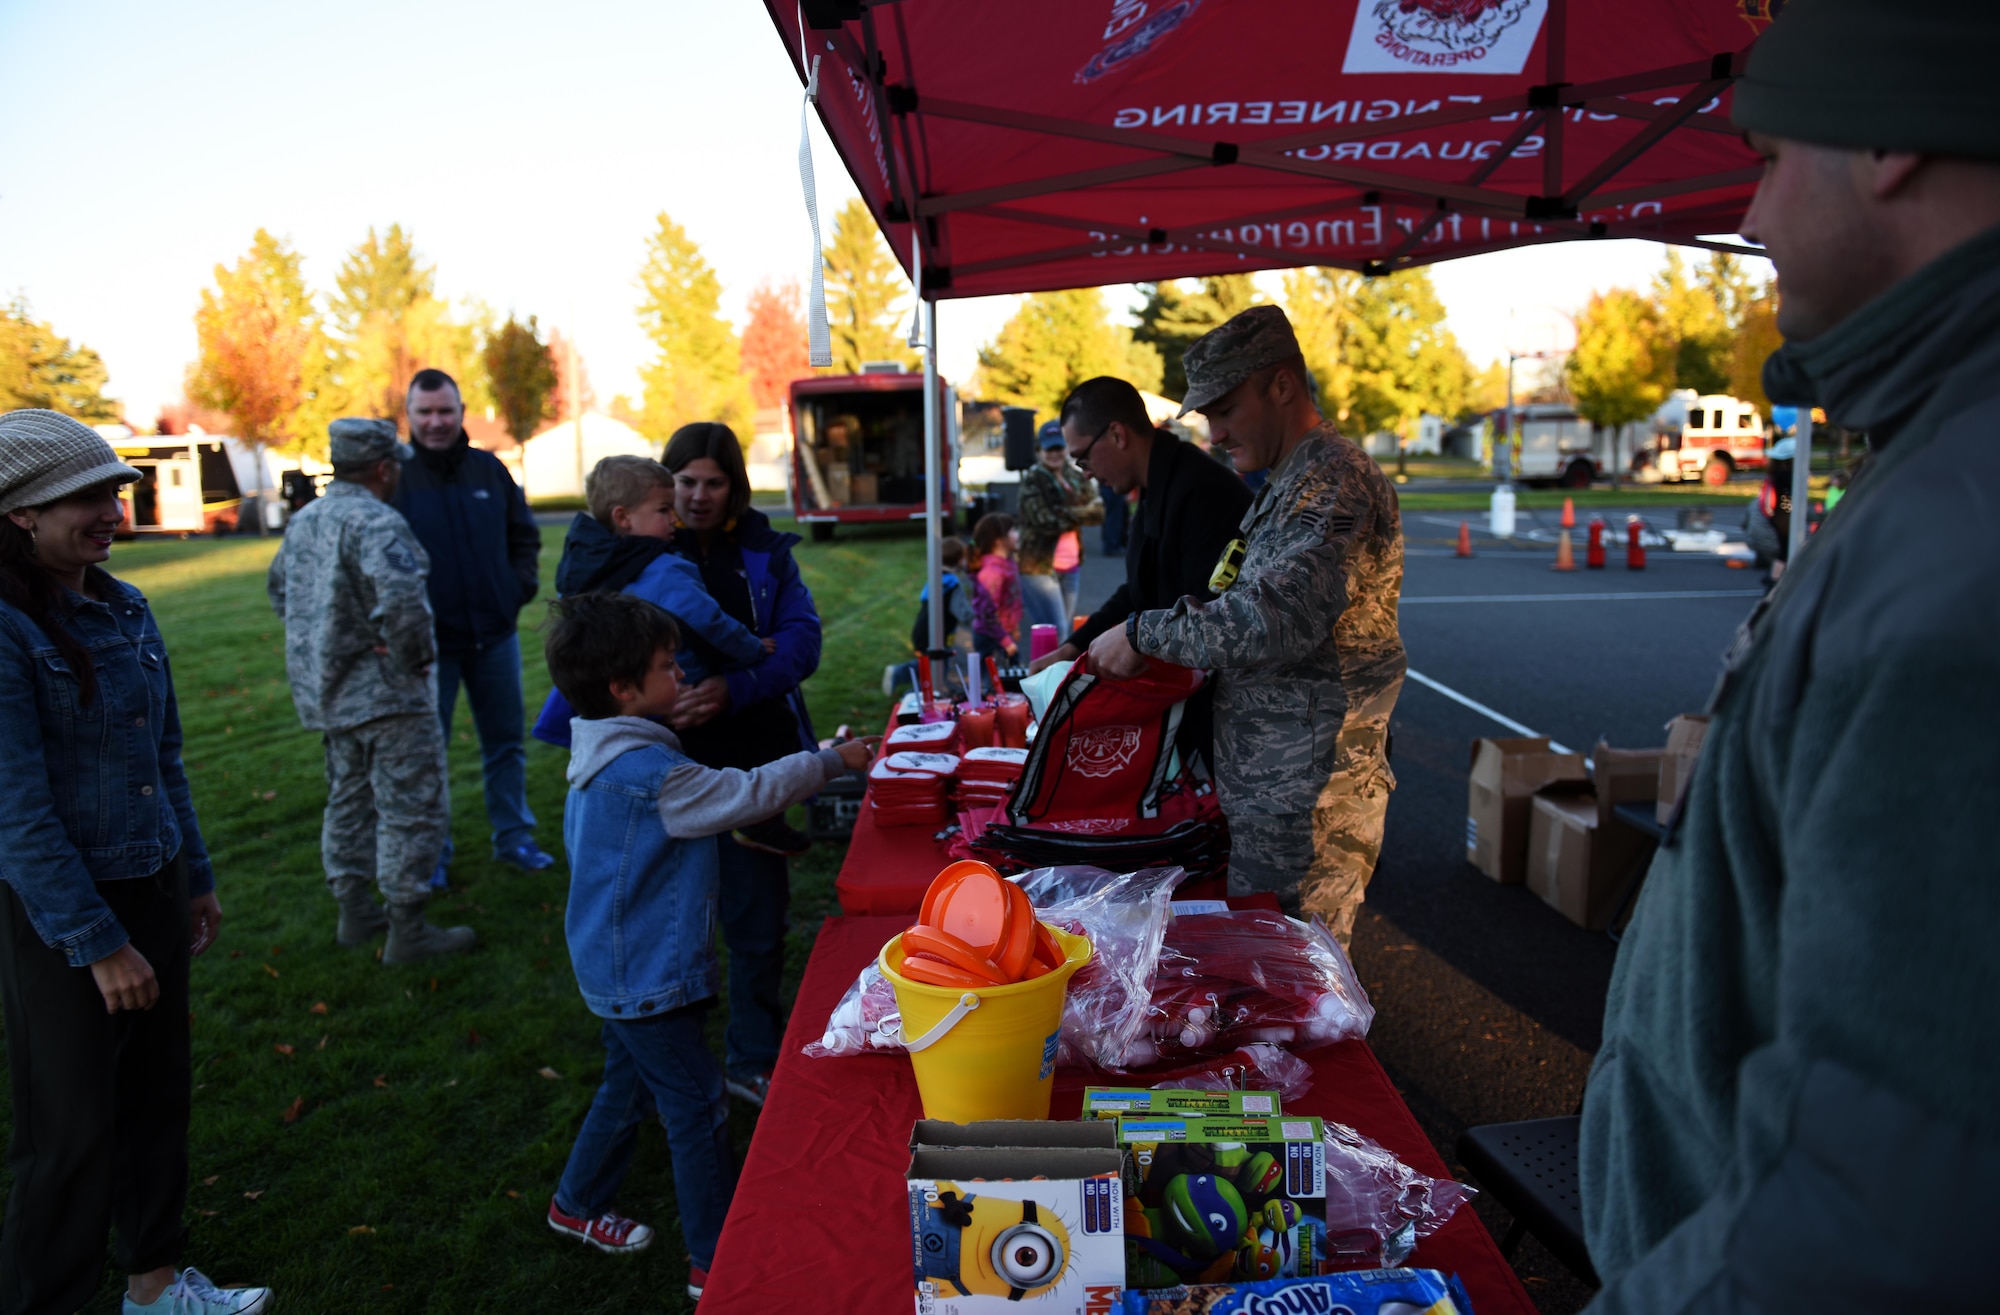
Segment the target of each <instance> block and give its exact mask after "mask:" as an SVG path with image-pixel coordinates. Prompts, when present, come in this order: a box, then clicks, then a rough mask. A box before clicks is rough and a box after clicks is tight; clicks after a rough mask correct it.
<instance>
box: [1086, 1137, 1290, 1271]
mask: <svg viewBox="0 0 2000 1315" xmlns="http://www.w3.org/2000/svg"><path fill="white" fill-rule="evenodd" d="M1117 1129H1118V1143H1119V1145H1120V1146H1121V1147H1123V1148H1124V1151H1125V1164H1124V1182H1125V1196H1126V1201H1125V1282H1126V1286H1127V1287H1132V1288H1160V1287H1171V1286H1175V1285H1178V1284H1186V1283H1221V1282H1227V1281H1229V1280H1231V1279H1245V1280H1257V1279H1271V1278H1280V1277H1285V1276H1290V1275H1295V1274H1313V1273H1316V1272H1318V1270H1319V1267H1320V1262H1321V1260H1322V1259H1323V1258H1324V1256H1325V1253H1326V1222H1325V1219H1326V1148H1325V1146H1324V1145H1323V1144H1322V1142H1321V1137H1322V1134H1323V1131H1324V1125H1322V1124H1321V1122H1320V1121H1319V1120H1318V1119H1314V1118H1282V1117H1281V1118H1272V1119H1263V1118H1236V1117H1223V1116H1209V1117H1174V1118H1160V1117H1156V1116H1133V1115H1120V1116H1119V1117H1118V1119H1117Z"/></svg>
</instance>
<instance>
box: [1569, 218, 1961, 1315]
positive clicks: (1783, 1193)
mask: <svg viewBox="0 0 2000 1315" xmlns="http://www.w3.org/2000/svg"><path fill="white" fill-rule="evenodd" d="M1764 382H1765V390H1766V392H1767V393H1768V394H1769V395H1770V396H1771V397H1772V398H1773V399H1774V400H1777V401H1784V402H1799V403H1817V404H1819V405H1821V406H1824V407H1825V408H1826V411H1827V414H1828V415H1829V416H1830V417H1831V418H1832V419H1834V420H1836V421H1839V422H1841V423H1843V424H1847V425H1851V426H1853V427H1855V428H1857V429H1864V430H1866V431H1867V433H1868V436H1869V448H1870V452H1871V455H1870V457H1869V460H1868V464H1867V465H1866V466H1864V467H1863V468H1862V470H1861V472H1860V474H1859V475H1858V476H1857V477H1856V479H1855V481H1854V487H1853V489H1852V491H1850V492H1849V494H1848V495H1847V497H1845V498H1843V499H1842V500H1841V502H1840V505H1839V506H1838V507H1836V508H1834V510H1833V511H1832V512H1831V513H1830V514H1829V515H1828V516H1827V518H1826V521H1825V522H1824V523H1823V524H1822V525H1821V527H1820V529H1819V530H1818V532H1817V533H1815V534H1814V535H1813V536H1812V538H1811V539H1810V540H1809V541H1808V542H1807V545H1806V547H1805V550H1804V551H1803V552H1802V553H1801V554H1800V555H1799V559H1798V560H1797V561H1796V562H1794V563H1793V564H1792V567H1791V569H1790V570H1788V571H1786V572H1785V575H1784V578H1783V579H1782V580H1780V581H1779V582H1778V586H1777V588H1776V589H1775V590H1774V591H1773V593H1772V596H1771V597H1770V599H1769V600H1768V602H1767V604H1765V605H1764V606H1763V607H1762V608H1761V609H1760V611H1759V613H1753V615H1752V617H1751V620H1750V622H1749V623H1748V624H1747V626H1746V630H1745V633H1744V636H1743V637H1742V638H1740V639H1739V641H1738V643H1737V645H1736V646H1735V647H1734V648H1733V649H1732V650H1731V652H1730V655H1729V657H1728V659H1727V665H1728V675H1727V676H1726V677H1725V680H1724V684H1723V685H1722V687H1721V688H1720V689H1719V690H1718V692H1717V696H1716V698H1715V700H1714V701H1713V708H1714V714H1715V719H1714V722H1713V724H1712V725H1711V726H1710V728H1709V732H1708V737H1707V740H1706V742H1705V743H1704V744H1703V746H1702V750H1701V757H1700V760H1699V762H1698V763H1697V764H1696V767H1695V774H1694V779H1693V781H1692V783H1691V784H1690V786H1689V790H1688V796H1687V803H1686V806H1685V808H1686V811H1685V816H1684V820H1683V822H1682V825H1681V827H1680V831H1679V834H1678V836H1676V837H1675V838H1673V839H1672V840H1671V841H1670V843H1668V844H1667V845H1666V846H1664V847H1663V848H1662V849H1661V850H1660V854H1659V857H1658V858H1657V859H1656V860H1655V861H1654V863H1653V868H1652V872H1651V875H1650V876H1648V878H1647V880H1646V887H1645V891H1644V893H1643V894H1642V895H1641V897H1640V900H1639V907H1638V911H1637V913H1636V914H1635V915H1634V917H1633V919H1632V926H1631V928H1630V930H1629V931H1628V933H1627V934H1626V937H1625V941H1624V944H1623V945H1622V946H1620V948H1619V952H1618V966H1617V969H1616V971H1615V972H1614V973H1613V975H1612V979H1611V994H1610V999H1609V1000H1608V1001H1607V1002H1606V1005H1605V1011H1604V1045H1603V1048H1602V1049H1601V1050H1600V1051H1599V1052H1598V1055H1597V1065H1596V1068H1595V1069H1594V1070H1593V1071H1592V1073H1591V1078H1590V1087H1589V1091H1588V1093H1587V1095H1586V1097H1585V1100H1584V1110H1583V1138H1582V1147H1581V1169H1582V1189H1583V1222H1584V1233H1585V1236H1586V1237H1587V1239H1588V1240H1589V1244H1590V1255H1591V1260H1592V1263H1593V1264H1594V1265H1595V1266H1596V1268H1597V1272H1598V1274H1599V1275H1600V1276H1601V1277H1602V1278H1603V1279H1604V1282H1605V1287H1604V1290H1603V1292H1602V1294H1601V1295H1600V1296H1599V1297H1598V1299H1597V1302H1596V1304H1595V1305H1593V1306H1592V1307H1591V1309H1592V1311H1594V1312H1606V1313H1608V1312H1613V1311H1618V1312H1626V1311H1702V1312H1739V1311H1813V1312H1816V1313H1819V1315H1824V1312H1829V1311H1917V1310H1921V1311H1925V1312H1936V1311H1946V1310H1953V1311H1957V1310H1973V1309H1980V1310H1992V1309H1994V1308H1995V1305H1996V1301H2000V1298H1996V1293H2000V1247H1996V1246H1995V1245H1994V1241H1995V1237H1996V1235H2000V1205H1996V1199H1997V1198H1996V1189H1995V1184H1996V1183H2000V947H1996V940H2000V845H1996V843H1995V840H1994V835H1995V829H1996V825H2000V551H1996V549H1995V539H1996V535H2000V229H1996V230H1992V231H1989V232H1987V233H1986V234H1985V235H1983V236H1981V237H1978V238H1975V239H1973V240H1972V241H1970V242H1967V243H1965V244H1964V245H1963V246H1961V247H1959V248H1958V249H1956V250H1954V251H1951V252H1948V253H1946V254H1945V255H1943V256H1941V257H1939V258H1938V259H1937V260H1936V261H1934V262H1933V263H1932V264H1931V265H1929V266H1927V267H1926V268H1924V269H1922V270H1920V271H1918V272H1917V273H1916V274H1913V275H1911V276H1910V277H1909V278H1907V279H1905V280H1904V281H1903V282H1902V283H1900V284H1898V285H1897V286H1896V287H1894V288H1892V289H1890V290H1889V291H1888V292H1886V293H1884V294H1883V295H1882V296H1881V297H1879V298H1877V299H1876V300H1875V301H1874V302H1873V303H1871V304H1869V305H1868V306H1866V307H1864V308H1863V309H1861V310H1860V311H1858V312H1856V313H1855V314H1854V315H1852V316H1850V317H1849V318H1848V319H1847V320H1846V321H1844V322H1843V323H1841V324H1840V325H1838V326H1836V327H1835V328H1833V329H1831V330H1829V331H1828V332H1826V333H1823V334H1821V335H1820V336H1819V337H1817V338H1814V339H1812V340H1811V341H1809V342H1802V343H1794V344H1790V345H1788V346H1786V347H1785V348H1784V349H1783V350H1782V351H1781V352H1779V353H1778V354H1777V355H1776V356H1774V357H1773V358H1772V359H1771V363H1770V364H1769V365H1767V366H1766V367H1765V371H1764Z"/></svg>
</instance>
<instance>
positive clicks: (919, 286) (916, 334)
mask: <svg viewBox="0 0 2000 1315" xmlns="http://www.w3.org/2000/svg"><path fill="white" fill-rule="evenodd" d="M910 283H911V286H913V287H914V288H915V289H916V293H917V309H916V311H915V313H914V314H912V315H911V316H910V337H909V343H910V350H912V351H915V350H916V349H917V348H919V347H921V346H923V345H924V244H923V242H922V240H921V239H919V238H918V237H917V225H916V223H915V222H914V221H913V222H912V223H911V224H910Z"/></svg>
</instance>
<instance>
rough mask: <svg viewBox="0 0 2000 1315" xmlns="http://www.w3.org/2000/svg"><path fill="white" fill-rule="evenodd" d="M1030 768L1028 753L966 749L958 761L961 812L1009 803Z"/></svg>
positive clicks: (1022, 751) (959, 807) (959, 808)
mask: <svg viewBox="0 0 2000 1315" xmlns="http://www.w3.org/2000/svg"><path fill="white" fill-rule="evenodd" d="M1027 765H1028V751H1027V750H1026V749H967V750H966V751H965V756H964V757H963V758H960V759H959V761H958V810H959V811H960V812H961V813H967V812H971V811H972V810H973V809H976V808H977V809H984V808H994V807H997V806H998V805H1000V804H1004V803H1006V802H1007V796H1008V795H1010V794H1012V793H1013V792H1014V782H1016V781H1018V780H1020V779H1021V769H1022V768H1024V767H1026V766H1027Z"/></svg>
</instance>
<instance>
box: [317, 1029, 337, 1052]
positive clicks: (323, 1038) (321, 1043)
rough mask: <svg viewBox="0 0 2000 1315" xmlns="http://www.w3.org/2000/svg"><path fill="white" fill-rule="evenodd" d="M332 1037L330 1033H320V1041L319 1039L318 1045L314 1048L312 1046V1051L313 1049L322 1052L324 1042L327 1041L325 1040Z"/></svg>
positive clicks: (324, 1047) (324, 1046) (324, 1045)
mask: <svg viewBox="0 0 2000 1315" xmlns="http://www.w3.org/2000/svg"><path fill="white" fill-rule="evenodd" d="M332 1035H333V1033H331V1032H325V1033H322V1034H321V1035H320V1039H319V1044H318V1045H316V1046H314V1047H313V1049H314V1050H324V1049H326V1041H327V1038H328V1037H330V1036H332Z"/></svg>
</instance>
